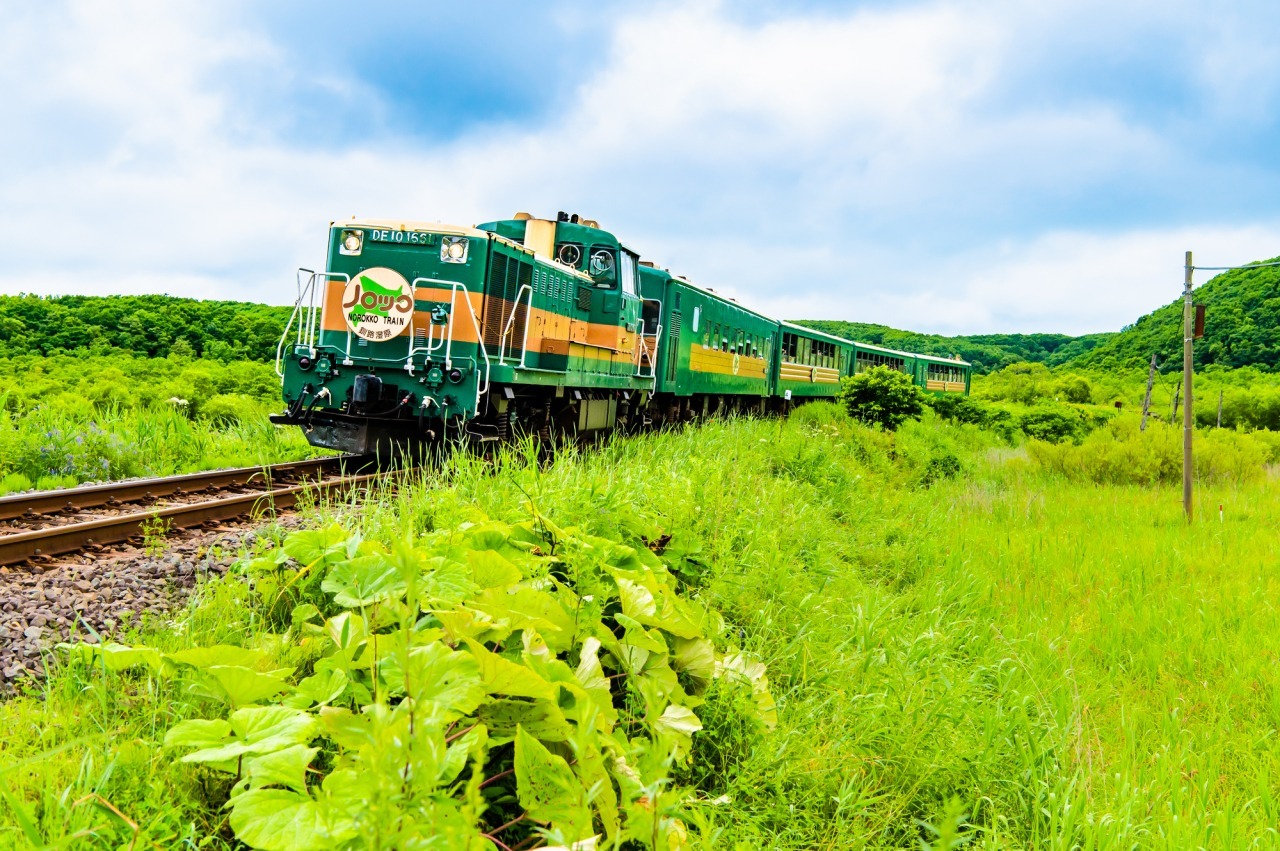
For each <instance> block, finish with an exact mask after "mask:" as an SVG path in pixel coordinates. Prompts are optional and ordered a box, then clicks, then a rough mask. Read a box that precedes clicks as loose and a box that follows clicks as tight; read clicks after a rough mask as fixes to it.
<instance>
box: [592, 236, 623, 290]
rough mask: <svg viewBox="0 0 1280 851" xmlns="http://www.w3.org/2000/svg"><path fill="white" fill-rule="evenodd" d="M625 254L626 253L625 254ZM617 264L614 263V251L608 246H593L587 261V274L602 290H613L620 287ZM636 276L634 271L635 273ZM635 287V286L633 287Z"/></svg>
mask: <svg viewBox="0 0 1280 851" xmlns="http://www.w3.org/2000/svg"><path fill="white" fill-rule="evenodd" d="M623 253H624V254H625V253H626V252H623ZM616 267H617V263H616V262H615V261H614V257H613V249H612V248H610V247H609V246H607V245H593V246H591V257H590V259H589V260H588V261H587V273H588V274H589V275H591V280H592V281H594V282H595V285H596V286H597V287H599V288H600V289H609V290H611V289H613V288H614V287H616V286H617V285H618V270H617V268H616ZM633 274H634V271H633ZM633 286H634V285H633Z"/></svg>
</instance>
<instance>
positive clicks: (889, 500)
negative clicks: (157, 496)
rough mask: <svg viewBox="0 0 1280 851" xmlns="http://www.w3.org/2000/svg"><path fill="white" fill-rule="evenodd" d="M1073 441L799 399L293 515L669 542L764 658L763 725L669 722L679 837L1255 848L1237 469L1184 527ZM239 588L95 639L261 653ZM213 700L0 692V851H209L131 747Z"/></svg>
mask: <svg viewBox="0 0 1280 851" xmlns="http://www.w3.org/2000/svg"><path fill="white" fill-rule="evenodd" d="M1098 435H1102V436H1101V437H1100V436H1098ZM1104 438H1105V439H1106V440H1110V441H1114V442H1117V443H1119V442H1122V441H1123V440H1124V439H1125V437H1124V434H1119V435H1116V434H1112V433H1111V432H1110V431H1102V432H1095V435H1094V436H1093V437H1092V438H1091V441H1092V443H1090V441H1086V443H1085V444H1082V446H1081V447H1079V448H1078V449H1079V452H1080V453H1081V454H1079V455H1078V456H1073V457H1072V458H1070V459H1066V460H1063V459H1062V458H1057V459H1056V461H1055V460H1054V459H1050V458H1047V457H1046V456H1043V455H1037V454H1036V452H1034V451H1028V447H1027V446H1024V445H1020V444H1018V445H1010V444H1009V443H1007V442H1005V441H1004V440H1002V439H1000V438H997V437H996V436H994V435H992V434H989V433H987V432H983V431H979V430H977V429H976V428H974V427H972V426H965V427H958V426H947V425H944V424H942V423H940V422H938V421H936V420H933V419H929V420H927V421H926V422H924V423H911V424H908V425H907V426H905V427H904V428H903V429H902V430H900V431H899V432H898V433H897V434H896V435H886V434H883V433H880V432H876V431H872V430H869V429H866V428H863V427H861V426H858V425H856V424H854V423H852V422H851V421H849V420H848V419H847V418H845V417H844V416H843V415H842V414H840V413H838V412H837V411H836V409H835V408H834V407H833V406H828V405H811V406H807V407H806V408H803V409H801V410H800V411H798V412H797V413H796V414H794V415H793V416H792V417H791V418H790V419H789V420H787V421H776V420H775V421H734V422H727V423H710V424H707V425H705V426H703V427H700V428H697V429H690V430H688V431H685V432H682V433H678V434H661V435H651V436H644V437H639V438H634V439H628V440H620V441H616V442H614V443H611V444H609V445H607V446H605V447H602V448H601V449H599V450H596V451H592V452H590V453H584V454H578V453H567V454H565V455H562V456H561V457H559V458H558V459H557V460H556V461H555V462H554V463H553V464H550V465H547V466H541V465H539V464H537V463H536V461H535V460H533V459H531V458H528V457H526V456H522V455H520V454H519V453H516V454H513V455H512V456H510V457H508V458H506V459H504V460H503V461H502V462H501V463H500V464H499V465H498V469H496V470H492V469H489V468H487V467H486V466H485V465H483V464H481V463H479V462H477V461H475V460H468V459H457V460H455V462H454V464H453V466H452V468H451V470H450V471H449V473H450V474H449V475H447V476H437V477H433V478H431V479H429V480H424V481H421V482H418V483H416V484H415V485H414V486H412V487H407V488H403V489H401V490H400V491H399V492H397V493H391V492H382V493H377V494H373V495H371V498H370V499H369V501H368V502H365V503H362V504H360V505H358V506H341V505H339V506H330V507H326V508H321V509H317V512H318V513H319V514H321V515H325V516H328V515H332V516H334V517H336V518H337V519H338V520H339V522H341V523H342V524H343V525H344V526H345V527H347V528H348V529H358V530H359V531H360V532H361V533H362V534H364V535H365V536H366V537H367V538H369V539H374V540H386V541H392V540H395V539H397V538H398V537H400V536H402V535H403V532H404V530H406V529H411V530H415V531H416V532H419V533H420V532H423V531H427V530H431V529H451V528H456V527H457V526H458V525H459V524H462V523H465V522H468V521H471V522H474V521H478V520H482V519H484V518H493V519H497V520H505V521H509V522H517V521H521V520H525V519H527V518H529V517H530V515H531V513H532V512H533V511H534V510H535V509H536V511H537V512H538V513H540V514H541V515H543V516H545V517H548V518H550V519H552V520H554V522H555V523H557V524H559V525H560V526H562V527H570V526H573V527H578V528H580V529H582V530H583V531H584V532H585V533H589V534H591V535H596V536H601V537H603V538H607V539H610V540H614V541H618V542H621V543H627V544H637V543H638V544H640V545H641V546H643V541H645V540H648V541H653V540H655V539H658V538H660V537H661V536H663V535H670V536H671V537H670V541H669V543H668V544H667V547H666V550H665V552H664V554H663V559H664V560H665V561H666V562H667V563H668V565H669V566H670V568H671V570H672V571H674V572H675V574H676V575H678V576H679V577H681V578H682V580H683V583H682V587H684V588H685V589H686V592H687V593H688V594H689V595H690V596H691V598H694V599H696V600H699V601H701V602H703V603H706V604H708V605H710V606H713V607H715V608H716V609H718V610H719V611H720V612H722V613H723V616H724V619H725V623H726V630H725V634H726V635H728V636H730V637H732V639H733V641H734V643H736V644H740V645H741V647H742V648H743V649H744V650H747V651H749V652H751V653H754V654H757V655H758V656H759V657H761V658H762V659H763V660H764V661H765V663H766V664H767V669H768V676H769V680H770V684H771V687H772V692H773V696H774V698H775V699H776V701H777V706H778V713H779V720H778V724H777V727H776V729H773V730H772V731H766V730H764V729H762V728H761V727H760V726H759V725H758V724H755V723H752V722H751V720H750V719H749V718H748V717H747V714H746V713H744V712H743V711H742V706H741V704H740V700H741V699H742V698H741V695H740V694H737V693H735V692H733V691H732V690H729V689H725V690H717V689H716V688H713V689H712V690H711V691H710V692H709V693H708V694H707V702H706V703H705V704H703V705H702V706H700V707H697V714H698V716H699V717H700V719H701V722H702V724H703V725H704V730H703V732H700V733H696V734H694V736H693V750H692V754H691V758H690V759H689V761H688V763H687V764H685V765H681V766H677V768H676V775H675V779H676V780H677V782H678V783H679V784H680V786H681V787H682V788H684V789H685V790H686V791H687V795H686V796H685V798H684V803H683V805H682V807H681V811H680V815H681V817H682V819H683V821H684V822H685V823H686V824H687V825H688V827H689V838H688V842H689V844H690V846H692V847H702V848H716V849H724V848H735V849H756V848H795V849H800V848H829V849H846V848H919V847H929V848H954V847H959V846H960V845H962V844H963V845H965V846H966V847H977V848H1045V849H1059V848H1061V849H1068V848H1088V849H1111V848H1116V849H1119V848H1134V847H1138V848H1170V849H1173V848H1178V849H1184V848H1199V847H1205V848H1222V849H1227V848H1232V849H1234V848H1249V847H1257V848H1271V847H1276V846H1277V845H1280V834H1277V832H1276V825H1280V801H1277V800H1276V797H1275V794H1274V790H1275V783H1276V778H1280V764H1278V762H1277V759H1278V757H1280V742H1278V741H1277V735H1276V733H1277V727H1278V725H1280V676H1278V675H1277V672H1276V662H1277V652H1278V651H1280V616H1278V615H1277V611H1276V608H1275V605H1274V603H1273V601H1274V600H1275V598H1276V594H1275V592H1276V590H1277V589H1276V584H1277V578H1276V570H1275V557H1274V553H1275V552H1277V544H1278V543H1280V542H1278V541H1277V535H1278V534H1280V532H1278V531H1277V524H1276V522H1275V521H1276V518H1277V517H1280V493H1278V490H1277V483H1276V481H1275V479H1274V478H1273V477H1272V476H1271V475H1270V474H1269V473H1267V472H1266V470H1265V468H1263V467H1262V466H1261V461H1260V459H1261V458H1263V457H1264V456H1265V453H1263V452H1262V450H1260V449H1259V450H1257V453H1256V454H1255V455H1253V456H1250V457H1252V458H1254V461H1255V462H1256V463H1257V466H1256V467H1255V468H1252V469H1244V468H1239V467H1233V468H1231V469H1229V470H1227V471H1226V472H1222V473H1220V474H1217V475H1215V476H1214V481H1213V483H1211V484H1206V485H1204V486H1203V487H1201V488H1200V489H1199V490H1198V493H1197V498H1198V501H1199V504H1200V506H1201V510H1200V512H1199V513H1198V514H1197V517H1196V520H1195V522H1194V523H1193V524H1191V525H1190V526H1188V525H1187V524H1186V522H1185V521H1184V520H1183V518H1182V513H1181V505H1180V493H1179V492H1177V491H1175V490H1174V489H1173V488H1169V487H1149V486H1140V485H1133V484H1098V483H1096V482H1095V481H1094V480H1093V478H1092V477H1091V476H1090V475H1075V474H1073V470H1077V469H1085V468H1086V467H1087V465H1088V464H1089V462H1090V458H1091V456H1090V455H1089V453H1090V452H1091V451H1092V452H1094V453H1102V452H1105V451H1109V450H1110V449H1112V448H1113V447H1109V446H1104V445H1102V443H1101V442H1102V441H1103V440H1104ZM1238 439H1239V440H1247V438H1246V437H1239V438H1238ZM1091 445H1095V446H1096V448H1095V449H1094V450H1090V449H1089V447H1090V446H1091ZM1246 448H1247V447H1246ZM1032 449H1034V446H1033V447H1032ZM1237 449H1239V447H1235V448H1234V449H1232V451H1233V452H1235V451H1236V450H1237ZM1233 457H1234V456H1233ZM1219 504H1221V505H1222V514H1221V519H1220V518H1219V513H1218V510H1217V508H1218V505H1219ZM261 591H262V586H261V585H260V586H259V590H258V591H254V590H251V589H250V588H249V587H247V586H246V585H245V584H244V583H243V582H241V581H240V580H239V579H236V578H232V579H229V580H227V581H225V582H221V583H214V584H211V585H209V586H208V587H207V588H206V590H205V591H204V593H203V594H202V595H200V597H199V599H198V601H197V602H196V603H195V604H194V605H193V607H192V609H191V610H190V611H188V612H185V613H182V614H180V615H179V616H177V618H176V619H175V622H174V623H172V624H167V623H164V624H162V623H149V624H148V623H144V624H139V625H136V627H135V632H134V633H133V634H131V635H129V636H127V637H126V639H127V640H128V641H129V642H133V643H137V642H147V643H150V644H153V645H155V646H157V647H160V648H162V649H166V650H174V649H179V648H184V647H193V646H197V645H210V644H216V643H229V644H237V645H242V646H250V645H255V646H262V647H268V648H277V649H279V648H280V646H281V645H280V641H279V640H278V639H276V640H270V639H268V637H267V636H266V634H265V633H266V627H265V624H267V623H268V622H269V616H270V609H271V608H272V606H273V605H274V600H265V601H264V600H263V599H262V595H261ZM272 593H275V591H274V590H273V592H272ZM279 652H280V653H281V654H284V650H279ZM213 714H216V706H214V705H213V704H212V703H211V702H210V701H209V700H207V699H205V698H202V697H198V696H195V695H193V694H191V693H190V692H189V691H188V690H186V689H185V688H184V684H183V683H182V682H181V681H180V680H174V679H164V678H156V677H152V676H150V675H144V674H129V673H125V674H117V673H107V672H104V671H101V670H94V669H91V668H85V667H80V666H75V665H72V666H69V667H67V668H65V669H63V670H62V672H61V673H59V674H58V675H57V676H55V677H54V678H53V679H52V680H51V681H50V682H49V683H48V684H47V685H46V686H44V688H43V689H42V690H38V691H35V692H33V693H31V694H28V695H26V696H20V697H17V698H12V699H8V700H5V701H3V702H0V726H2V727H3V728H4V729H5V730H6V731H8V735H7V736H6V737H5V740H4V741H3V742H2V743H0V791H3V793H4V794H3V798H2V799H0V846H3V845H5V844H6V843H7V844H8V845H10V846H12V847H29V846H31V845H33V844H35V845H38V844H48V845H57V844H58V843H60V842H61V843H64V844H65V845H67V846H70V847H101V848H117V847H121V846H128V845H129V843H130V842H131V841H134V840H135V839H136V841H137V845H136V846H135V847H164V848H168V847H178V846H180V845H183V843H189V844H188V845H185V846H184V847H192V846H194V847H210V848H218V847H233V843H232V842H231V832H230V828H229V827H228V823H227V821H226V811H225V810H222V809H220V807H221V805H222V803H223V802H224V801H225V800H226V795H227V794H228V792H229V782H226V781H221V780H219V779H218V778H216V777H213V776H212V775H211V774H210V773H209V771H208V770H207V769H201V768H197V767H194V766H191V765H186V764H183V763H181V762H179V761H178V759H177V757H178V756H179V754H178V753H175V752H173V751H166V750H164V749H163V748H162V747H161V744H160V742H161V740H162V739H163V737H164V733H165V731H166V730H167V729H169V728H171V727H172V726H173V725H174V724H175V723H176V722H178V721H179V720H181V719H183V718H190V717H202V718H207V717H211V716H212V715H213ZM922 843H923V845H922ZM368 846H369V847H374V846H373V843H368ZM354 847H365V846H354ZM493 847H496V846H493Z"/></svg>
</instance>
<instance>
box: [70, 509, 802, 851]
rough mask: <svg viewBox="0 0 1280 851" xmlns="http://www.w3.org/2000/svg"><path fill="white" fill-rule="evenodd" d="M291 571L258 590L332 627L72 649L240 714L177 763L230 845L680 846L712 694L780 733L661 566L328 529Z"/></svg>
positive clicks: (757, 689)
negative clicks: (216, 775)
mask: <svg viewBox="0 0 1280 851" xmlns="http://www.w3.org/2000/svg"><path fill="white" fill-rule="evenodd" d="M277 552H278V553H282V554H283V555H284V557H273V555H272V554H271V553H267V554H264V555H262V556H259V558H258V559H257V560H255V562H254V563H253V565H251V566H250V569H251V570H252V571H253V572H254V575H255V576H257V577H258V583H259V586H260V590H262V591H266V592H267V593H289V592H288V589H293V588H296V586H297V583H298V580H299V579H301V578H303V577H304V576H305V574H306V573H308V572H310V571H315V570H316V569H317V566H318V565H320V566H322V571H323V577H324V578H323V581H322V583H321V586H320V587H321V589H322V591H323V592H325V594H327V595H330V598H331V599H326V600H324V610H325V612H328V616H327V617H323V614H324V613H323V612H322V611H321V609H320V608H318V607H317V606H316V605H313V604H309V603H304V604H300V608H296V609H295V611H294V615H293V616H292V617H291V618H290V622H291V624H292V625H293V627H294V628H293V629H291V631H290V632H289V633H288V634H286V635H285V636H283V637H282V639H283V640H284V641H285V642H288V643H289V647H288V649H285V648H284V646H282V645H277V646H276V650H275V653H274V654H268V653H266V652H264V651H257V650H246V649H241V648H237V647H226V646H213V647H197V648H195V649H192V650H185V651H180V652H174V653H161V652H159V651H158V650H155V649H152V648H146V647H130V648H125V647H120V646H114V645H112V646H106V647H103V646H98V645H88V644H81V645H74V646H71V647H69V648H68V650H69V652H70V653H71V654H73V656H75V657H76V658H78V659H81V660H83V661H86V662H88V663H89V664H90V665H91V666H94V665H98V664H102V665H104V666H109V667H110V668H111V669H113V670H122V669H126V668H128V667H131V666H143V667H145V668H147V669H149V670H151V671H152V672H153V673H156V674H158V675H161V676H174V677H182V678H184V679H185V681H186V683H187V685H186V690H187V691H188V692H189V693H193V694H200V695H202V696H203V697H205V698H207V699H209V700H213V701H216V702H217V703H218V704H221V705H224V706H225V707H226V712H227V714H226V716H225V717H223V715H222V714H217V715H214V716H213V717H210V718H195V719H188V720H185V721H182V722H181V723H179V724H177V725H175V726H173V727H172V728H171V729H170V730H169V731H168V732H167V733H166V735H165V739H164V745H165V747H166V748H168V749H171V750H175V751H179V752H182V753H184V755H183V756H182V761H183V762H186V763H194V764H200V765H205V766H208V767H209V768H210V769H213V770H215V771H218V772H223V773H225V774H227V775H229V776H230V777H231V778H232V779H233V780H234V781H235V785H234V786H233V787H232V790H231V793H230V798H229V801H228V806H229V807H230V810H231V818H230V821H231V826H232V828H233V829H234V830H235V833H236V836H237V837H238V838H239V839H240V840H241V841H242V842H244V843H246V844H247V845H250V846H251V847H254V848H261V849H268V851H272V849H289V848H314V849H320V848H345V847H349V846H350V843H351V842H352V841H354V840H356V839H357V838H359V837H365V838H369V837H376V838H377V842H376V843H375V844H376V845H378V846H381V847H387V848H404V847H413V846H414V843H415V842H417V841H419V840H420V839H421V838H424V837H429V836H449V837H452V841H451V842H450V844H449V847H458V848H461V847H469V848H470V847H474V848H485V847H490V846H489V844H488V840H489V838H490V834H489V833H488V832H489V831H495V832H497V831H502V830H506V829H507V828H509V827H513V826H514V825H517V824H518V825H520V827H519V828H518V829H514V830H512V831H511V832H510V833H508V834H504V837H503V841H504V842H506V843H508V844H518V843H519V842H522V841H524V840H525V839H526V838H531V837H536V836H539V835H540V836H542V837H544V838H545V839H546V840H547V841H549V842H554V843H556V844H559V845H570V844H572V843H575V842H579V841H583V840H588V839H590V838H591V837H595V836H600V835H603V836H605V837H607V838H608V839H609V840H611V841H613V842H615V843H619V842H633V843H639V844H640V845H642V846H644V847H660V848H664V849H665V848H669V847H674V844H675V843H678V842H679V841H681V840H680V838H681V837H683V836H684V834H685V827H684V826H683V824H682V823H681V821H680V820H679V819H678V818H676V817H674V816H671V815H666V814H664V813H663V812H662V811H660V810H657V809H656V808H655V803H656V802H657V801H658V800H659V799H660V797H661V796H662V795H664V794H667V795H670V794H671V792H670V790H669V789H668V787H669V783H670V772H671V769H672V768H673V767H674V766H676V765H678V764H682V763H684V762H685V761H686V760H687V755H688V754H689V751H690V746H691V738H690V737H691V736H692V735H693V734H694V733H696V732H697V731H699V730H701V729H702V724H701V723H700V722H699V720H698V717H697V714H696V713H695V711H694V710H695V708H696V707H698V706H700V705H701V703H702V699H701V697H700V696H699V695H700V694H701V693H703V692H704V691H705V690H706V688H707V687H708V686H709V685H710V684H711V683H712V682H713V681H715V680H717V679H724V680H726V681H727V682H731V683H740V684H742V685H743V687H745V688H747V689H749V690H750V692H751V694H752V699H751V701H749V702H748V703H744V704H742V707H743V708H744V710H746V711H748V712H749V713H750V714H751V715H753V716H754V717H755V718H756V719H757V721H758V722H759V723H762V724H768V725H770V726H772V725H774V724H776V722H777V716H776V711H775V709H774V707H773V699H772V697H771V696H770V694H769V689H768V685H767V679H766V676H765V670H764V666H763V665H762V664H760V663H759V662H758V661H756V660H754V659H753V658H751V657H750V656H748V655H746V654H743V653H742V652H741V651H739V650H738V649H736V648H734V647H732V646H731V645H728V644H725V642H726V641H728V640H729V635H728V634H727V633H726V631H725V629H724V626H723V619H722V618H721V617H720V616H719V615H718V614H716V613H715V612H714V611H712V610H710V609H708V608H707V607H706V606H704V605H701V604H698V603H696V602H691V601H689V600H687V599H685V598H684V597H682V596H681V595H680V594H678V593H677V592H676V590H675V582H674V580H673V577H672V576H671V574H670V572H669V570H668V569H667V567H666V566H665V565H664V564H663V562H662V561H661V560H660V559H659V558H658V557H657V556H655V555H654V554H653V553H652V552H650V551H649V550H648V549H635V548H631V547H628V546H625V545H622V544H619V543H615V542H613V541H609V540H607V539H603V538H598V537H594V536H591V535H588V534H585V533H583V532H581V531H575V530H572V529H560V528H558V527H556V526H555V525H554V524H552V523H551V522H550V521H549V520H547V519H546V518H545V517H541V516H537V517H535V519H534V520H533V521H529V522H525V523H521V524H517V525H509V524H503V523H494V522H484V523H479V524H467V525H464V526H462V527H460V528H458V529H454V530H447V531H439V532H435V533H432V534H430V535H428V536H427V537H426V538H425V539H423V540H421V541H419V542H409V541H401V542H399V543H396V544H395V545H393V546H391V547H387V546H384V545H382V544H379V543H376V542H373V541H369V540H362V539H361V537H360V536H359V535H350V534H349V533H347V532H345V531H344V530H343V529H342V528H341V527H339V526H337V525H329V526H326V527H323V528H322V529H318V530H312V531H303V532H297V533H294V534H293V535H291V536H290V537H288V538H287V539H286V540H285V541H284V544H283V546H282V547H281V549H280V550H279V551H277ZM570 577H572V579H571V580H570ZM317 621H319V622H317ZM711 639H714V640H715V641H716V642H719V643H722V644H724V647H725V649H724V651H723V652H718V651H717V650H716V649H715V647H714V645H713V642H712V640H711ZM284 656H291V657H296V658H297V659H299V660H300V661H305V663H306V665H305V669H306V670H309V671H310V672H311V673H309V674H299V673H297V671H298V668H297V667H295V666H292V665H286V666H280V665H279V664H278V662H277V661H276V659H278V658H280V657H284ZM682 678H683V679H682ZM513 746H514V747H513ZM318 766H324V768H320V767H318ZM468 766H470V771H467V767H468ZM309 775H310V776H309ZM481 789H484V790H485V791H484V792H483V794H482V793H481ZM495 838H496V836H495Z"/></svg>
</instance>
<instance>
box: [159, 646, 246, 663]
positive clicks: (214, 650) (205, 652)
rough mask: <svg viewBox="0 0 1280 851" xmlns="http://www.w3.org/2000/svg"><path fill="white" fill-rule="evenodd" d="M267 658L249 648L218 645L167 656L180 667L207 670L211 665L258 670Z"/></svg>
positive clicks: (181, 651)
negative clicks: (186, 666)
mask: <svg viewBox="0 0 1280 851" xmlns="http://www.w3.org/2000/svg"><path fill="white" fill-rule="evenodd" d="M266 657H267V654H266V653H264V652H263V651H261V650H250V649H248V648H247V647H232V646H230V645H227V644H217V645H214V646H213V647H192V648H191V649H189V650H179V651H177V652H175V653H169V654H167V657H166V658H168V659H170V660H171V661H173V662H177V663H178V664H180V665H191V666H192V667H195V668H207V667H209V666H210V665H237V666H240V667H242V668H256V667H258V664H259V663H260V662H262V660H264V659H265V658H266Z"/></svg>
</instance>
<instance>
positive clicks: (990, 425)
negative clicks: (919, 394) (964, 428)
mask: <svg viewBox="0 0 1280 851" xmlns="http://www.w3.org/2000/svg"><path fill="white" fill-rule="evenodd" d="M926 401H927V402H928V405H929V407H931V408H933V411H934V413H936V414H937V415H938V416H940V417H942V418H943V419H945V420H947V421H949V422H953V423H957V424H960V425H975V426H978V427H979V428H983V429H986V430H988V431H992V432H995V433H996V434H998V435H1000V436H1001V437H1003V438H1004V439H1005V440H1009V439H1011V438H1012V437H1013V433H1014V432H1015V431H1017V429H1018V425H1017V423H1016V422H1015V421H1014V417H1013V414H1011V413H1010V412H1009V411H1007V410H1005V409H1004V408H1000V407H997V406H995V405H989V404H987V403H985V402H982V401H981V400H979V399H974V398H973V397H971V396H956V395H951V394H947V395H945V396H928V397H927V399H926Z"/></svg>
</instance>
